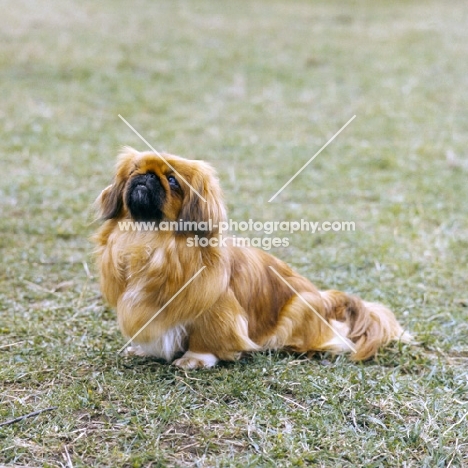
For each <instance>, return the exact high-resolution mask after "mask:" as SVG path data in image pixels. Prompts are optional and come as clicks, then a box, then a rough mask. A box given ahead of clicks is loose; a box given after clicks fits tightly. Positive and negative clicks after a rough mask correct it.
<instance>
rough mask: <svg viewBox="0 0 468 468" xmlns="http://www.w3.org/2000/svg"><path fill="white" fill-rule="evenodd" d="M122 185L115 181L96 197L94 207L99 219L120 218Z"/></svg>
mask: <svg viewBox="0 0 468 468" xmlns="http://www.w3.org/2000/svg"><path fill="white" fill-rule="evenodd" d="M123 185H124V184H122V183H118V182H116V181H115V182H114V183H113V184H111V185H109V186H108V187H106V188H105V189H104V190H103V191H102V192H101V194H100V195H99V196H98V197H97V199H96V201H95V203H94V205H95V207H96V209H97V212H98V214H99V218H100V219H103V220H106V219H113V218H118V217H119V216H120V214H121V212H122V208H123V195H122V191H123Z"/></svg>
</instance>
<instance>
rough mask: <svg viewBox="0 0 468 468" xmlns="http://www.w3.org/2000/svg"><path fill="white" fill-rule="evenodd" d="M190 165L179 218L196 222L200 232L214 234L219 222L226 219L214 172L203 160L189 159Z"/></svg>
mask: <svg viewBox="0 0 468 468" xmlns="http://www.w3.org/2000/svg"><path fill="white" fill-rule="evenodd" d="M190 165H191V171H190V175H191V177H190V178H187V182H189V183H190V187H189V186H187V184H184V185H185V196H184V202H183V206H182V210H181V212H180V218H181V219H182V220H183V221H188V222H192V223H193V222H196V223H197V225H198V226H199V228H198V229H197V232H198V233H200V234H203V235H211V234H216V233H217V232H218V231H219V229H218V226H219V223H220V222H221V221H225V220H226V209H225V207H224V202H223V194H222V191H221V187H220V185H219V180H218V178H217V176H216V172H215V170H214V169H213V168H212V167H211V166H210V165H209V164H207V163H205V162H203V161H190ZM194 189H195V190H196V192H195V190H194ZM205 227H206V229H205Z"/></svg>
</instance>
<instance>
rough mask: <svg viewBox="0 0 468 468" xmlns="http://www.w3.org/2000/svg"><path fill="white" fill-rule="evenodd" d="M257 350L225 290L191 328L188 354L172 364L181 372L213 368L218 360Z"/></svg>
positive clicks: (244, 320)
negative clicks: (181, 369) (183, 370)
mask: <svg viewBox="0 0 468 468" xmlns="http://www.w3.org/2000/svg"><path fill="white" fill-rule="evenodd" d="M258 349H260V347H259V346H258V345H257V344H256V343H254V342H253V341H252V340H251V339H250V338H249V332H248V323H247V318H246V314H245V312H244V310H243V309H242V307H241V306H240V304H239V303H238V302H237V299H236V298H235V296H234V294H233V292H232V291H231V290H228V291H227V292H226V293H225V294H223V295H222V296H221V297H220V299H219V300H218V301H217V302H216V304H214V305H213V307H211V308H210V309H209V310H207V311H205V312H204V313H203V314H201V315H200V316H199V317H198V318H197V319H196V320H195V321H194V322H193V323H192V325H191V327H190V334H189V348H188V351H187V352H186V353H185V354H184V355H183V356H182V357H181V358H180V359H176V360H175V361H174V362H173V365H175V366H178V367H182V368H184V369H198V368H201V367H213V366H214V365H215V364H216V363H217V362H218V360H219V359H221V360H224V361H232V360H235V359H237V358H238V357H239V355H240V353H241V352H242V351H254V350H258Z"/></svg>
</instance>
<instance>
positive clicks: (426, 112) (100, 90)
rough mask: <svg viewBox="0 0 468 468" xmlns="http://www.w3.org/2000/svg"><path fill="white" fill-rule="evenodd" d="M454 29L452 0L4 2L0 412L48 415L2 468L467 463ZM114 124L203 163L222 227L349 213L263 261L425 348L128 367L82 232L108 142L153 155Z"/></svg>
mask: <svg viewBox="0 0 468 468" xmlns="http://www.w3.org/2000/svg"><path fill="white" fill-rule="evenodd" d="M467 20H468V7H467V6H466V3H465V2H463V1H461V0H460V1H457V0H454V1H452V2H450V6H449V5H448V4H447V5H446V4H444V3H443V2H441V1H435V0H429V1H425V2H423V1H416V0H415V1H411V0H408V1H396V2H384V1H377V2H374V1H371V0H362V1H357V0H356V1H349V2H342V1H338V0H336V1H335V0H333V1H325V0H320V1H316V2H307V1H305V0H304V1H299V0H297V1H279V0H278V1H276V0H268V1H267V0H264V1H255V2H248V1H238V2H214V1H206V0H204V1H200V2H188V1H180V2H163V1H156V0H152V1H149V0H140V1H137V2H120V1H110V0H105V1H103V2H91V1H88V0H86V1H84V2H72V1H70V0H65V1H61V2H59V1H57V0H54V1H48V2H46V1H38V2H33V1H26V0H24V1H21V2H13V1H12V0H10V1H8V0H7V1H5V2H2V29H1V32H0V41H1V43H2V55H1V57H0V78H1V80H0V94H1V96H2V106H1V110H0V121H1V125H0V128H1V138H0V161H1V176H0V209H1V218H0V249H1V250H0V256H1V263H2V268H1V271H0V346H1V347H0V364H1V367H0V422H1V421H6V420H8V419H11V418H15V417H18V416H21V415H24V414H27V413H30V412H32V411H35V410H38V409H42V408H46V407H49V406H57V409H56V410H54V411H52V412H48V413H42V414H41V415H39V416H37V417H36V418H34V419H26V420H23V421H22V422H19V423H16V424H13V425H9V426H5V427H0V465H1V464H6V465H18V466H54V467H59V466H67V461H66V459H65V448H66V449H67V450H68V452H69V453H70V457H71V460H72V464H73V466H74V467H88V466H103V467H104V466H109V467H115V466H126V467H139V466H145V467H146V466H224V467H225V466H238V467H245V466H272V467H274V466H322V467H352V466H370V467H380V466H402V467H403V466H404V467H421V466H425V467H434V466H440V467H442V466H449V465H450V466H453V467H454V466H464V465H465V466H466V464H467V463H468V445H467V443H466V441H467V440H468V423H467V422H468V419H465V420H464V421H462V422H460V421H461V419H462V418H463V417H464V416H465V415H466V414H467V412H468V395H467V392H468V380H467V376H468V373H467V359H468V325H467V320H466V317H467V308H466V307H467V305H468V292H467V289H466V278H467V272H466V265H467V263H468V253H467V252H468V249H467V247H468V220H467V211H468V210H467V200H468V184H467V183H466V181H467V171H468V159H467V149H466V148H467V147H468V137H467V135H468V116H467V113H466V108H467V106H468V94H467V93H466V89H467V86H468V68H467V65H466V64H467V63H468V50H467V48H466V44H467V43H468V30H467V28H466V24H467ZM119 113H120V114H121V115H122V116H124V117H125V118H126V119H127V120H128V121H129V122H130V123H131V124H132V125H134V126H135V128H137V129H138V131H140V132H141V134H142V135H144V136H145V137H146V138H147V139H148V141H150V142H151V143H152V144H153V145H154V146H155V147H157V148H158V149H160V150H166V151H170V152H172V153H176V154H180V155H184V156H187V157H193V158H201V159H206V160H208V161H209V162H211V163H212V164H213V165H215V166H216V167H217V169H218V171H219V173H220V177H221V180H222V183H223V187H224V190H225V194H226V200H227V204H228V207H229V210H230V215H231V217H232V218H233V219H236V220H243V219H246V218H247V219H248V218H253V219H256V220H265V221H266V220H276V219H279V220H281V219H291V220H292V219H294V220H295V219H300V218H304V219H308V220H314V221H324V220H352V221H355V222H356V224H357V230H356V232H354V233H324V232H321V233H316V234H314V235H311V234H307V233H296V234H294V235H293V236H289V238H290V246H289V247H288V248H282V249H275V251H274V253H275V255H277V256H279V257H281V258H282V259H284V260H286V261H288V262H289V263H291V264H292V265H294V266H295V268H296V269H297V270H298V271H300V272H301V273H303V274H304V275H306V276H308V277H309V278H310V279H311V280H312V281H314V282H315V283H316V284H317V285H318V286H319V287H321V288H340V289H344V290H347V291H350V292H353V293H357V294H360V295H362V296H363V297H365V298H366V299H369V300H378V301H382V302H384V303H386V304H388V305H390V306H391V307H392V308H393V309H394V310H395V312H396V314H397V316H398V318H399V319H400V320H401V321H402V323H404V325H405V327H406V328H408V329H409V330H410V331H411V332H412V333H414V334H415V336H416V337H417V340H418V341H419V343H420V344H419V345H418V346H410V347H408V346H406V347H403V348H401V349H400V348H399V347H398V346H397V345H394V346H393V347H390V348H389V349H387V350H384V351H382V352H381V353H380V354H379V356H378V357H377V358H376V359H375V360H373V361H369V362H366V363H351V362H349V361H348V360H347V359H346V358H345V357H338V358H334V357H331V356H327V355H324V356H319V357H318V358H315V359H311V360H307V359H305V357H304V356H291V355H286V354H281V353H263V354H256V355H254V356H251V357H248V358H245V359H243V360H241V361H239V362H236V363H231V364H224V365H221V366H219V367H217V368H215V369H212V370H203V371H199V372H189V373H185V372H183V371H181V370H177V369H174V368H172V367H170V366H167V365H164V364H162V363H160V362H157V361H153V360H149V359H141V358H122V357H117V356H116V352H117V350H118V349H119V348H120V347H121V346H122V345H123V343H124V340H123V338H122V337H121V336H120V333H119V331H118V328H117V324H116V319H115V316H114V312H113V311H111V310H109V309H108V308H106V306H105V305H103V303H102V300H101V297H100V295H99V290H98V285H97V278H96V271H95V269H94V267H93V264H92V257H91V254H90V252H91V251H92V245H91V244H90V243H89V241H88V238H89V236H90V234H91V233H92V231H93V229H95V225H92V224H90V223H91V220H92V213H91V210H90V205H91V204H92V202H93V200H94V198H95V197H96V196H97V195H98V193H99V192H100V190H101V189H102V188H103V187H105V186H106V185H107V184H108V183H109V181H110V177H111V171H112V168H113V165H114V158H115V155H116V154H117V152H118V150H119V148H120V147H121V146H122V145H132V146H135V147H136V148H138V149H141V150H145V149H146V147H145V145H144V144H143V143H142V142H141V141H140V140H139V139H138V138H137V137H136V136H135V135H134V134H133V133H132V132H131V131H130V130H129V129H128V128H127V127H126V126H125V125H124V123H123V122H122V121H121V120H120V119H119V118H118V117H117V115H118V114H119ZM354 114H356V115H357V118H356V119H355V120H354V121H353V122H352V124H351V125H350V126H349V127H348V128H347V129H346V130H345V131H344V132H343V133H342V134H341V135H339V137H337V139H336V140H335V141H334V142H333V143H332V144H331V145H330V146H329V147H328V148H327V149H326V150H325V151H324V152H323V153H322V154H321V155H320V156H318V157H317V158H316V160H314V161H313V163H312V164H311V165H310V166H309V167H308V168H307V170H305V171H304V172H303V173H302V174H301V175H300V176H299V177H297V178H296V179H295V180H294V182H293V183H291V185H290V186H288V188H287V189H285V190H284V192H283V193H281V195H280V196H278V198H277V199H276V200H275V202H274V203H272V204H268V203H267V201H268V199H269V198H270V197H271V196H272V195H273V194H274V193H275V192H276V191H277V190H278V189H279V187H281V185H283V184H284V183H285V182H286V181H287V180H288V179H289V177H291V176H292V175H293V174H294V172H295V171H296V170H298V169H299V168H300V167H301V166H302V165H303V164H304V163H305V162H306V161H307V160H308V159H309V158H310V157H312V155H313V154H314V153H315V152H316V151H317V150H318V149H319V148H320V147H321V146H322V145H323V144H324V143H325V142H326V141H327V140H328V139H329V138H330V137H331V136H332V135H333V134H334V133H335V132H336V131H337V130H338V129H339V128H340V127H341V126H342V125H343V124H344V123H345V122H346V121H347V120H348V119H349V118H350V117H351V116H352V115H354ZM68 466H69V465H68Z"/></svg>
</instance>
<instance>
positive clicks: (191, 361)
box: [172, 351, 218, 369]
mask: <svg viewBox="0 0 468 468" xmlns="http://www.w3.org/2000/svg"><path fill="white" fill-rule="evenodd" d="M217 362H218V358H217V357H216V356H215V355H214V354H211V353H193V352H192V351H187V352H186V353H185V354H184V355H183V356H182V357H181V358H179V359H176V360H175V361H174V362H173V363H172V365H173V366H177V367H181V368H182V369H201V368H203V367H213V366H214V365H216V363H217Z"/></svg>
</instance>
